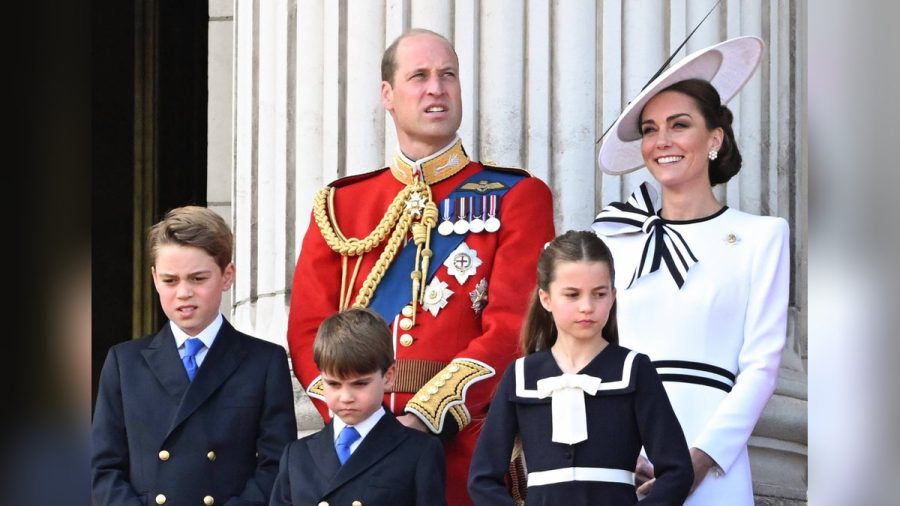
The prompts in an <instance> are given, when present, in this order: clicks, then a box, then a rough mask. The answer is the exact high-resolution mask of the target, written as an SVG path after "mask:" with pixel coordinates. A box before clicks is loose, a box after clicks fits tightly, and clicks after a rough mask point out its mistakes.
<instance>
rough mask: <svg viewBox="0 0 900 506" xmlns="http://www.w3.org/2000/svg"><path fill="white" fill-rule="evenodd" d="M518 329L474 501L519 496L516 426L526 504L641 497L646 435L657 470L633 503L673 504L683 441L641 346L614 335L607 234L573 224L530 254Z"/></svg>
mask: <svg viewBox="0 0 900 506" xmlns="http://www.w3.org/2000/svg"><path fill="white" fill-rule="evenodd" d="M537 270H538V272H537V278H538V288H537V290H536V291H535V295H534V297H533V299H532V303H531V306H530V308H529V311H528V315H527V318H526V322H525V327H524V328H523V332H522V341H523V342H522V346H523V351H524V353H525V356H524V357H523V358H520V359H518V360H516V361H515V362H514V363H513V364H512V365H511V366H510V367H509V368H508V369H507V370H506V372H505V374H504V376H503V378H502V380H501V381H500V384H499V386H498V389H497V392H496V394H495V395H494V398H493V400H492V402H491V407H490V411H489V412H488V416H487V419H486V421H485V424H484V427H483V429H482V432H481V436H480V437H479V439H478V443H477V445H476V448H475V453H474V455H473V458H472V464H471V467H470V470H469V493H470V495H471V498H472V500H473V502H474V503H475V504H476V505H485V506H488V505H490V506H495V505H504V504H509V505H512V504H515V502H514V500H513V498H512V497H511V495H510V491H509V487H508V484H507V481H506V476H507V470H508V469H509V463H510V457H511V456H512V454H513V447H514V444H515V440H516V437H517V436H518V437H519V438H520V439H521V444H522V454H523V455H524V457H525V463H526V466H527V490H526V492H525V494H524V495H525V504H526V505H529V506H530V505H561V504H565V505H571V506H577V505H600V506H603V505H610V506H612V505H615V506H621V505H629V504H637V502H638V498H637V495H636V492H635V487H634V472H633V471H634V462H635V460H636V459H637V456H638V454H639V453H640V451H641V448H642V447H644V449H645V450H646V452H647V454H648V456H649V457H650V458H651V459H652V461H653V463H654V466H655V469H654V471H655V476H656V481H655V484H654V486H653V488H652V489H651V490H650V493H649V495H647V497H645V498H644V499H643V500H642V501H641V504H646V505H680V504H682V503H683V502H684V500H685V498H686V497H687V494H688V491H689V489H690V486H691V483H692V481H693V471H692V468H691V459H690V455H689V453H688V448H687V443H686V442H685V438H684V435H683V433H682V431H681V427H680V426H679V424H678V420H677V419H676V417H675V414H674V412H673V411H672V407H671V405H670V404H669V399H668V397H667V396H666V392H665V390H664V388H663V386H662V383H661V381H660V379H659V377H658V376H657V373H656V371H655V369H654V368H653V366H652V365H651V363H650V361H649V359H648V358H647V356H646V355H642V354H640V353H637V352H634V351H631V350H628V349H626V348H623V347H620V346H618V345H617V342H618V335H617V327H616V313H615V297H616V291H615V288H614V286H613V280H614V279H615V271H614V268H613V262H612V255H611V253H610V251H609V249H608V248H607V247H606V245H605V244H604V243H603V241H602V240H600V239H599V238H598V237H597V236H596V235H594V234H593V233H590V232H573V231H569V232H567V233H566V234H564V235H561V236H559V237H557V238H556V239H554V240H553V241H552V242H550V243H548V245H547V246H546V247H545V249H544V251H543V252H542V253H541V256H540V259H539V260H538V269H537Z"/></svg>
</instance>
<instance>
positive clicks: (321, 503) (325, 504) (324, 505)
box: [319, 501, 328, 506]
mask: <svg viewBox="0 0 900 506" xmlns="http://www.w3.org/2000/svg"><path fill="white" fill-rule="evenodd" d="M319 506H328V501H322V502H320V503H319Z"/></svg>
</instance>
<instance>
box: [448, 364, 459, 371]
mask: <svg viewBox="0 0 900 506" xmlns="http://www.w3.org/2000/svg"><path fill="white" fill-rule="evenodd" d="M458 371H459V366H458V365H456V364H451V365H450V372H458Z"/></svg>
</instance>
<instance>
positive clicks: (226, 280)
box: [222, 262, 234, 292]
mask: <svg viewBox="0 0 900 506" xmlns="http://www.w3.org/2000/svg"><path fill="white" fill-rule="evenodd" d="M232 283H234V262H230V263H229V264H228V265H226V266H225V270H224V271H222V291H223V292H224V291H226V290H228V289H229V288H231V285H232Z"/></svg>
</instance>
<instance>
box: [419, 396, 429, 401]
mask: <svg viewBox="0 0 900 506" xmlns="http://www.w3.org/2000/svg"><path fill="white" fill-rule="evenodd" d="M419 400H420V401H422V402H428V401H430V400H431V396H430V395H420V396H419Z"/></svg>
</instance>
